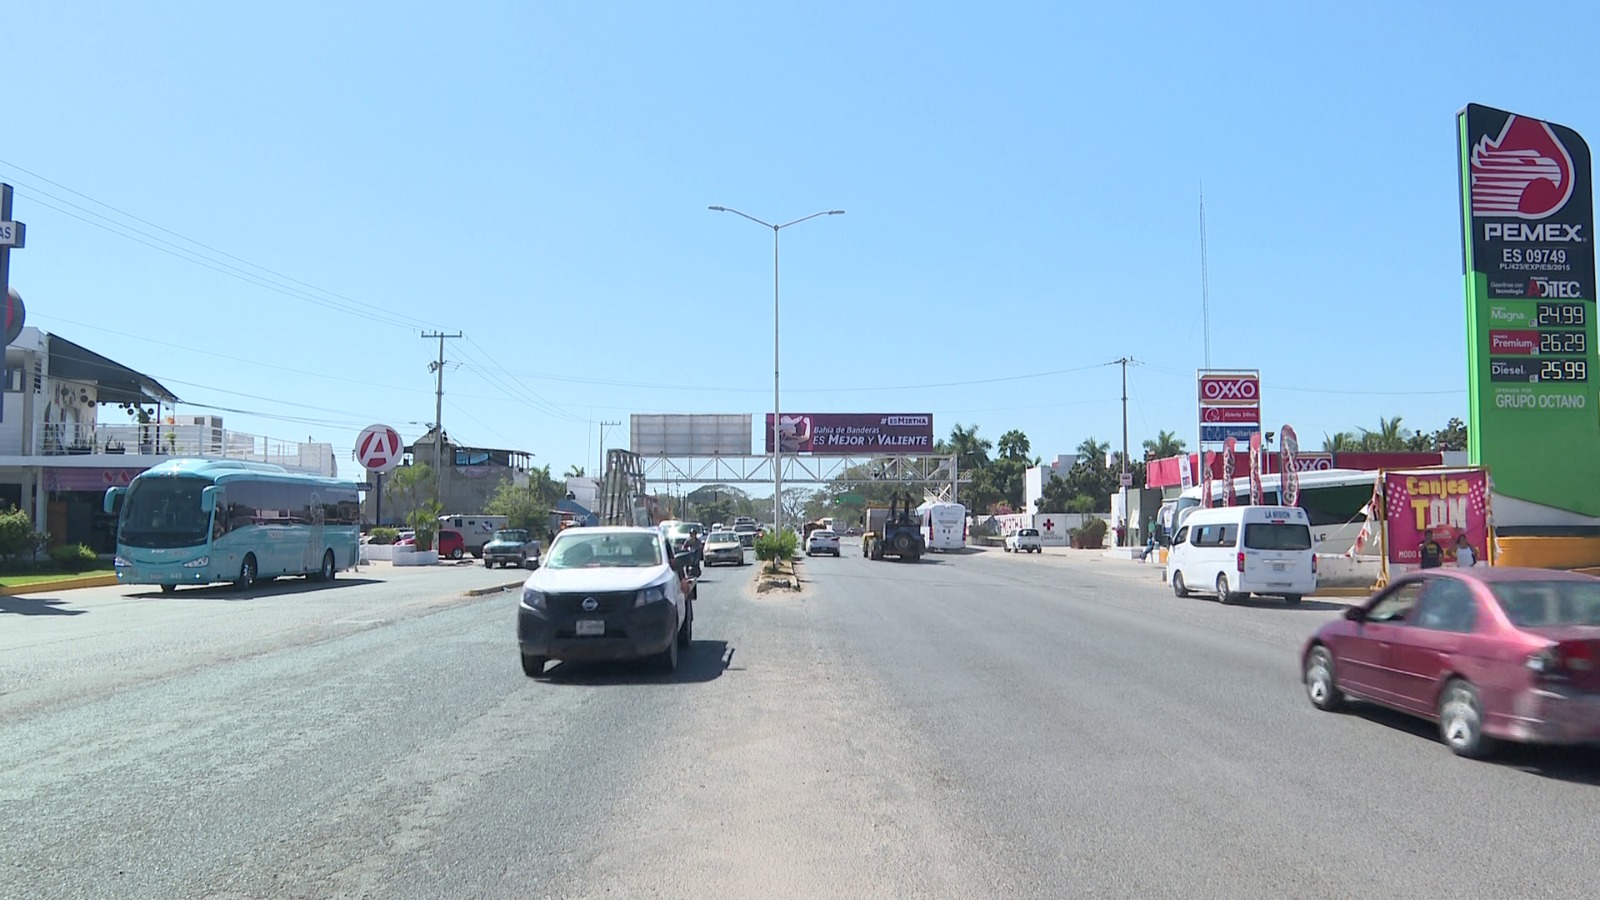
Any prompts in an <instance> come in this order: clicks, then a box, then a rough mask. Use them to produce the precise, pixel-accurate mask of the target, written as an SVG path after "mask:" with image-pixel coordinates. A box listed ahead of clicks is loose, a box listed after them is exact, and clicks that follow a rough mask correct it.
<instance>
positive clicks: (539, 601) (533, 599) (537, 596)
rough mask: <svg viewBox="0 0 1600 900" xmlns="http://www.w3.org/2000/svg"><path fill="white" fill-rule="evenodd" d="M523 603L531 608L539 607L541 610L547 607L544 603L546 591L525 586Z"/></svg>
mask: <svg viewBox="0 0 1600 900" xmlns="http://www.w3.org/2000/svg"><path fill="white" fill-rule="evenodd" d="M522 605H523V606H526V607H527V608H529V609H539V610H542V609H544V608H545V605H544V592H543V591H536V590H534V589H533V588H527V587H525V588H523V589H522Z"/></svg>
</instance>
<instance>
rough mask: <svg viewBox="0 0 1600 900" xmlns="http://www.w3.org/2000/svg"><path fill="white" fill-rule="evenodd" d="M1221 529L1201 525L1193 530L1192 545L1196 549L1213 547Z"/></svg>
mask: <svg viewBox="0 0 1600 900" xmlns="http://www.w3.org/2000/svg"><path fill="white" fill-rule="evenodd" d="M1220 533H1221V527H1220V526H1217V525H1201V526H1200V527H1199V528H1197V529H1195V533H1194V545H1195V546H1196V547H1215V546H1217V538H1218V536H1219V535H1220Z"/></svg>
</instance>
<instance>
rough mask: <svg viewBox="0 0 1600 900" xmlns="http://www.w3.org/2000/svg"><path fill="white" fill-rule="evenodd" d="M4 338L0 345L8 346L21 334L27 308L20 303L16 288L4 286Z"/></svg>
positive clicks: (26, 316)
mask: <svg viewBox="0 0 1600 900" xmlns="http://www.w3.org/2000/svg"><path fill="white" fill-rule="evenodd" d="M4 318H5V326H6V340H5V343H4V344H0V347H9V346H11V342H12V341H14V340H16V339H17V338H19V337H21V336H22V325H23V323H24V322H25V321H27V318H28V315H27V310H26V309H25V308H24V307H23V305H22V295H21V294H19V293H17V289H16V288H6V309H5V317H4Z"/></svg>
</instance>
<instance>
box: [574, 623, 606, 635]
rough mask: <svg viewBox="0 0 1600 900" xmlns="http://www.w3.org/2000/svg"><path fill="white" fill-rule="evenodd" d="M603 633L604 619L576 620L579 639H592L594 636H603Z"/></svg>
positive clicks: (604, 631)
mask: <svg viewBox="0 0 1600 900" xmlns="http://www.w3.org/2000/svg"><path fill="white" fill-rule="evenodd" d="M605 633H606V620H605V619H579V620H578V636H579V637H594V636H595V635H599V634H605Z"/></svg>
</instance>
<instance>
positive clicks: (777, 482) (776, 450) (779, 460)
mask: <svg viewBox="0 0 1600 900" xmlns="http://www.w3.org/2000/svg"><path fill="white" fill-rule="evenodd" d="M710 209H711V211H712V212H730V213H733V214H734V215H736V216H742V217H743V218H746V219H749V220H750V221H752V222H754V223H756V224H757V225H760V226H762V227H764V228H771V229H772V429H773V431H772V527H773V529H774V530H776V529H780V528H782V527H783V442H782V441H781V440H779V439H778V433H777V429H778V428H780V427H782V425H783V420H782V419H780V418H779V415H778V412H779V410H778V232H780V231H782V230H783V229H785V228H788V227H789V226H790V225H799V224H800V223H801V222H806V221H809V220H811V219H815V218H816V217H818V216H840V215H844V210H842V209H824V210H821V211H819V212H814V213H812V214H811V215H809V216H802V217H800V218H798V219H795V220H793V221H791V222H784V223H783V224H782V225H774V224H773V223H771V222H763V221H762V220H760V219H758V218H756V217H755V216H752V215H750V214H749V213H742V212H740V211H738V210H737V209H734V208H732V207H728V206H713V207H710Z"/></svg>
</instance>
